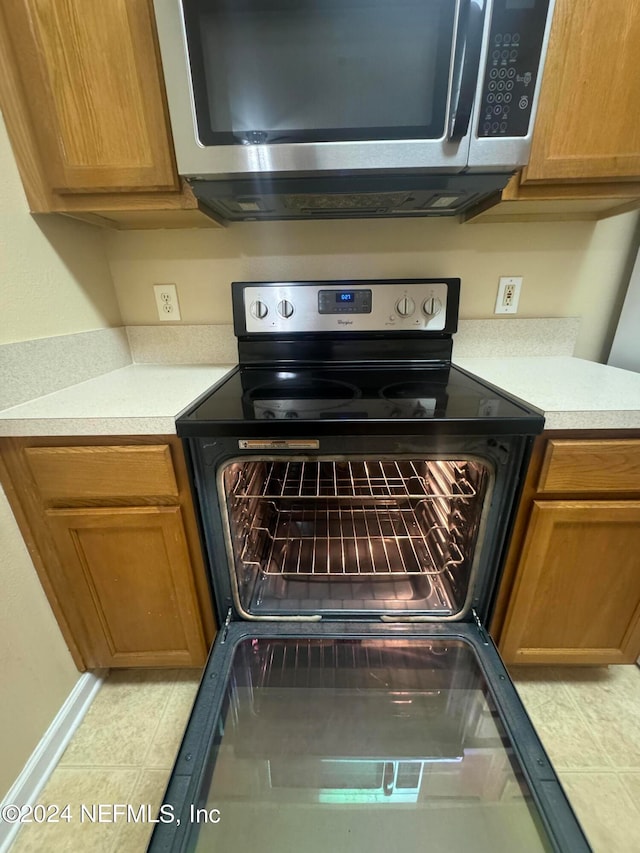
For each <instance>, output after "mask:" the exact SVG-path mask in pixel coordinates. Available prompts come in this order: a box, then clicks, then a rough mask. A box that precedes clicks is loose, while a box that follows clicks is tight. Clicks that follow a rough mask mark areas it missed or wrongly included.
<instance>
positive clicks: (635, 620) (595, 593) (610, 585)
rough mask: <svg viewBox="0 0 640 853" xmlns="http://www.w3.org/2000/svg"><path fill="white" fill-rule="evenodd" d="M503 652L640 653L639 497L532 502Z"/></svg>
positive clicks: (581, 656) (598, 656) (516, 659)
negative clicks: (630, 498)
mask: <svg viewBox="0 0 640 853" xmlns="http://www.w3.org/2000/svg"><path fill="white" fill-rule="evenodd" d="M500 651H501V653H502V656H503V657H504V659H505V661H506V662H507V663H556V664H560V663H590V664H608V663H631V662H632V661H634V660H635V659H636V657H637V656H638V654H639V653H640V501H545V502H537V501H536V502H534V505H533V511H532V515H531V520H530V523H529V527H528V532H527V536H526V539H525V543H524V547H523V550H522V557H521V559H520V564H519V567H518V570H517V576H516V584H515V587H514V596H513V598H512V601H511V604H510V606H509V610H508V612H507V617H506V622H505V628H504V631H503V633H502V638H501V643H500Z"/></svg>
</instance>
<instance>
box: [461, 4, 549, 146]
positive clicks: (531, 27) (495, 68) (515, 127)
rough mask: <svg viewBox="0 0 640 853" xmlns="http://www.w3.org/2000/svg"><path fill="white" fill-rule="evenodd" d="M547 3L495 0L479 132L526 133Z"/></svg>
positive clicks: (482, 133) (511, 134) (491, 135)
mask: <svg viewBox="0 0 640 853" xmlns="http://www.w3.org/2000/svg"><path fill="white" fill-rule="evenodd" d="M547 6H548V0H499V2H497V3H496V4H495V6H494V13H493V19H492V21H491V38H490V41H489V50H488V53H487V64H486V69H485V79H484V86H483V90H482V100H481V104H480V115H479V120H478V136H481V137H489V136H490V137H496V136H498V137H500V136H511V137H513V136H526V135H527V133H528V131H529V121H530V118H531V108H532V106H533V95H534V91H535V87H536V80H537V72H538V66H539V63H540V52H541V49H542V39H543V36H544V24H545V18H546V10H547ZM543 13H544V14H543Z"/></svg>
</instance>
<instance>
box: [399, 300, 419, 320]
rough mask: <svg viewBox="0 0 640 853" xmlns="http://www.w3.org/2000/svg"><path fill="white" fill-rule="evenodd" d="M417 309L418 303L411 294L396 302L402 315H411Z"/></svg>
mask: <svg viewBox="0 0 640 853" xmlns="http://www.w3.org/2000/svg"><path fill="white" fill-rule="evenodd" d="M415 310H416V303H415V302H414V301H413V299H412V298H411V297H410V296H403V297H402V299H398V301H397V302H396V311H397V312H398V314H399V315H400V316H401V317H410V316H411V315H412V314H413V312H414V311H415Z"/></svg>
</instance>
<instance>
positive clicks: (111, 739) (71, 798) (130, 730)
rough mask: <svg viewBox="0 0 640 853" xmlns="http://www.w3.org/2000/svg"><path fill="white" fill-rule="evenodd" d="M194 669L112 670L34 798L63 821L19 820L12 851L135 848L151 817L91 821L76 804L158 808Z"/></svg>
mask: <svg viewBox="0 0 640 853" xmlns="http://www.w3.org/2000/svg"><path fill="white" fill-rule="evenodd" d="M199 679H200V673H199V672H198V671H197V670H112V671H111V673H110V675H109V678H108V679H107V681H105V683H104V684H103V686H102V687H101V689H100V691H99V692H98V694H97V696H96V698H95V700H94V701H93V704H92V705H91V708H90V709H89V711H88V713H87V715H86V716H85V718H84V720H83V721H82V723H81V725H80V727H79V728H78V730H77V732H76V733H75V735H74V737H73V739H72V740H71V742H70V744H69V746H68V747H67V749H66V751H65V753H64V755H63V756H62V759H61V760H60V763H59V764H58V766H57V767H56V769H55V771H54V772H53V774H52V775H51V777H50V779H49V781H48V783H47V785H46V786H45V788H44V790H43V791H42V793H41V794H40V796H39V797H38V802H40V803H44V804H46V805H48V804H56V805H58V806H60V805H61V804H66V803H69V804H70V806H71V809H70V813H71V817H72V820H71V821H70V822H69V823H65V822H61V823H48V824H29V825H25V826H24V827H23V828H22V829H21V831H20V832H19V833H18V835H17V836H16V840H15V842H14V843H13V845H12V846H11V853H44V851H47V853H84V851H91V853H138V851H144V850H146V846H147V843H148V840H149V836H150V835H151V831H152V830H153V825H152V824H151V823H133V822H131V823H127V822H118V823H90V822H86V821H85V822H83V823H81V822H80V820H79V815H80V804H81V803H85V804H93V803H96V804H97V803H132V804H136V805H138V804H141V803H149V804H150V805H151V808H152V811H153V814H154V815H155V813H156V812H157V809H158V807H159V806H160V803H161V802H162V795H163V794H164V789H165V787H166V784H167V780H168V778H169V773H170V771H171V768H172V767H173V762H174V760H175V756H176V753H177V751H178V747H179V746H180V739H181V736H182V732H183V731H184V727H185V725H186V722H187V720H188V718H189V712H190V711H191V706H192V705H193V700H194V698H195V695H196V692H197V689H198V683H199Z"/></svg>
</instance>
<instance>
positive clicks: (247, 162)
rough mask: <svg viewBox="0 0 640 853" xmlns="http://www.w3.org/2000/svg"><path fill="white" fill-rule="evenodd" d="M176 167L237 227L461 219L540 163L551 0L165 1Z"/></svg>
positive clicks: (162, 16)
mask: <svg viewBox="0 0 640 853" xmlns="http://www.w3.org/2000/svg"><path fill="white" fill-rule="evenodd" d="M154 4H155V14H156V21H157V27H158V36H159V42H160V50H161V55H162V63H163V68H164V75H165V81H166V88H167V95H168V102H169V111H170V116H171V124H172V129H173V137H174V143H175V150H176V157H177V162H178V169H179V171H180V173H181V174H182V175H184V176H185V177H186V178H187V179H188V180H189V181H190V182H191V183H192V186H193V188H194V192H195V193H196V195H197V196H198V198H199V199H201V201H202V203H203V205H204V206H205V207H207V206H208V207H209V208H210V209H212V210H214V211H215V212H216V213H217V215H219V216H222V217H223V218H225V219H231V220H233V219H247V218H248V219H283V218H307V217H312V218H326V217H332V216H354V215H355V216H392V215H404V216H411V215H430V214H438V215H442V214H452V213H459V212H460V211H461V210H464V209H465V208H466V207H468V206H469V205H470V204H475V203H477V202H478V201H479V200H480V199H481V198H483V197H486V196H488V195H490V194H491V193H495V192H497V191H499V190H500V189H501V188H502V187H503V186H504V185H505V184H506V182H507V180H508V178H509V176H510V175H511V174H512V173H513V172H514V171H515V170H516V169H517V168H519V167H521V166H523V165H525V164H526V162H527V157H528V153H529V148H530V143H531V131H532V127H533V120H534V117H535V110H536V101H537V97H538V91H539V88H540V81H541V76H542V67H543V63H544V56H545V52H546V45H547V40H548V35H549V29H550V23H551V17H552V7H553V0H154Z"/></svg>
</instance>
